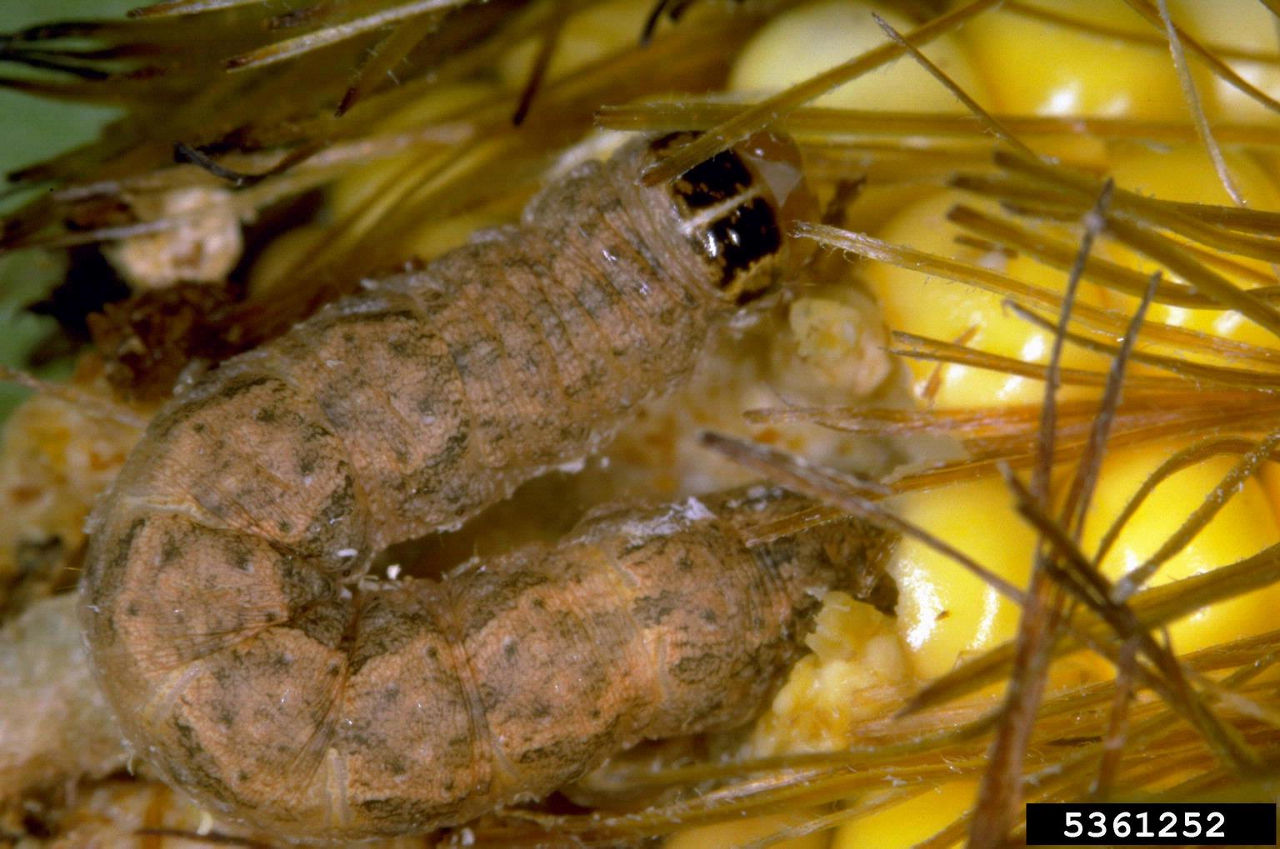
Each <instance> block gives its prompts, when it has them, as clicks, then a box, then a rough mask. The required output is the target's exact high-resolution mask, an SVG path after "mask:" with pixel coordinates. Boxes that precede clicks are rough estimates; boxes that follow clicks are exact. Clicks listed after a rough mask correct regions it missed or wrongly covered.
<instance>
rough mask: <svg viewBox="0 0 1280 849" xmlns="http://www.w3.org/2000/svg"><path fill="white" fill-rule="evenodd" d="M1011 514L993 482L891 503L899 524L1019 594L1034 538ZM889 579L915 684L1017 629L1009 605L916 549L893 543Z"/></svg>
mask: <svg viewBox="0 0 1280 849" xmlns="http://www.w3.org/2000/svg"><path fill="white" fill-rule="evenodd" d="M1011 508H1012V496H1011V495H1010V493H1009V490H1008V488H1007V487H1006V486H1005V484H1004V482H1003V481H1002V480H1000V479H999V478H996V477H986V478H981V479H979V480H974V481H969V482H965V483H961V484H956V485H953V486H947V487H942V488H939V489H935V490H930V491H927V492H916V493H911V494H910V495H907V496H904V497H903V498H901V499H900V501H899V512H900V513H901V514H902V515H903V516H904V517H905V518H906V519H908V520H910V521H912V522H914V523H915V524H917V525H920V526H922V527H924V528H927V529H928V530H929V532H930V533H932V534H933V535H935V536H937V537H939V538H941V539H943V540H946V541H947V542H949V543H951V544H952V545H954V546H955V547H956V548H958V549H960V550H961V551H963V552H964V553H965V554H967V555H969V556H970V557H971V558H973V559H974V560H976V561H977V562H979V563H981V564H982V565H983V566H985V567H986V568H987V569H989V570H991V571H992V572H995V573H996V574H998V575H1000V576H1001V577H1003V578H1005V579H1006V580H1008V581H1009V582H1011V583H1012V584H1014V585H1015V586H1019V587H1021V586H1025V585H1026V582H1027V575H1028V574H1029V573H1030V569H1031V559H1032V554H1033V553H1034V551H1035V534H1034V532H1033V531H1032V530H1031V527H1030V526H1029V525H1027V524H1026V523H1025V522H1023V521H1021V520H1019V519H1016V518H1013V517H1011V515H1010V513H1011ZM889 571H890V574H891V575H892V576H893V578H894V580H895V581H896V582H897V584H898V609H897V626H898V635H899V637H900V638H901V640H902V644H903V647H904V648H905V650H906V651H907V654H908V657H909V658H910V661H911V665H912V668H913V670H914V672H915V674H916V675H917V676H919V677H921V678H924V679H930V678H936V677H937V676H939V675H942V674H943V673H945V672H949V671H950V670H951V669H952V667H954V666H955V664H956V660H957V659H958V658H960V657H963V656H964V655H965V654H967V653H970V652H976V651H980V650H982V649H985V648H990V647H992V646H994V645H997V644H999V643H1001V642H1004V641H1005V640H1008V639H1010V638H1011V637H1012V636H1013V635H1014V633H1015V631H1016V629H1017V625H1018V607H1017V605H1015V604H1014V603H1013V602H1011V601H1009V600H1008V599H1006V598H1004V597H1003V596H1001V595H1000V594H999V593H998V592H997V591H996V590H994V589H993V588H991V587H990V586H988V585H987V584H986V583H985V582H984V581H983V580H982V579H981V578H979V577H977V576H975V575H973V574H972V573H971V572H969V571H968V570H966V569H965V568H964V567H962V566H960V565H959V564H958V563H956V562H954V561H953V560H951V559H950V558H948V557H945V556H943V555H942V554H939V553H938V552H936V551H934V550H933V549H932V548H929V547H928V546H926V545H925V544H924V543H922V542H919V541H917V540H914V539H903V540H902V541H901V542H899V543H898V547H897V550H896V551H895V552H894V556H893V561H892V562H891V563H890V565H889Z"/></svg>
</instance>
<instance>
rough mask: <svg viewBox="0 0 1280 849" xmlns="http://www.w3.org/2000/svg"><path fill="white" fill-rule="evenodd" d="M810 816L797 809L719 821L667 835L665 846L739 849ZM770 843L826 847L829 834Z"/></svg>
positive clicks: (790, 848) (783, 847) (786, 848)
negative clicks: (785, 814) (769, 814)
mask: <svg viewBox="0 0 1280 849" xmlns="http://www.w3.org/2000/svg"><path fill="white" fill-rule="evenodd" d="M808 819H809V815H808V814H807V813H804V812H797V813H796V814H794V815H792V816H782V815H778V816H770V817H753V818H751V819H745V820H738V821H736V822H722V823H716V824H715V825H705V826H701V827H699V828H691V829H689V830H687V831H682V832H680V833H679V834H676V835H673V836H672V837H670V838H668V839H667V842H666V843H665V844H664V845H665V846H666V849H737V847H739V846H744V845H746V844H748V843H750V842H752V841H753V840H760V839H762V838H765V837H768V836H770V835H771V834H774V833H775V832H777V831H780V830H782V829H785V828H790V827H792V826H802V825H804V824H805V822H806V821H807V820H808ZM769 845H770V846H773V847H777V849H824V847H826V845H827V835H826V834H824V833H818V834H806V835H805V836H804V837H794V838H791V839H790V840H781V841H778V842H777V843H770V844H769Z"/></svg>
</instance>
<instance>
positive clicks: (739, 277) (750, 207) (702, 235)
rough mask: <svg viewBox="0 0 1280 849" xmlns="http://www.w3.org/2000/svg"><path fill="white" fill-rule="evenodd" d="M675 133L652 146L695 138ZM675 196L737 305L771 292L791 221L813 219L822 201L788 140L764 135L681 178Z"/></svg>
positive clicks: (690, 232)
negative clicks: (815, 193) (814, 191)
mask: <svg viewBox="0 0 1280 849" xmlns="http://www.w3.org/2000/svg"><path fill="white" fill-rule="evenodd" d="M696 135H697V134H696V133H672V134H670V135H666V136H662V137H660V138H657V139H655V140H654V141H653V142H652V144H651V145H650V147H651V149H652V150H653V152H654V153H655V154H658V155H661V154H662V153H663V152H664V151H666V150H669V149H671V148H673V147H678V146H680V145H681V144H684V143H685V142H687V141H689V140H690V139H692V138H694V137H695V136H696ZM671 193H672V196H673V198H674V199H675V202H676V205H677V207H678V208H679V210H680V214H681V218H682V221H683V223H682V225H681V227H682V229H683V230H684V232H685V235H686V236H687V237H688V238H689V239H690V241H692V242H693V243H694V245H695V246H697V248H698V250H699V252H700V253H701V254H702V255H703V256H704V257H705V258H706V260H707V261H708V262H710V263H711V264H712V265H713V266H715V268H716V269H717V270H718V272H719V282H718V288H719V290H720V292H721V294H722V295H723V296H724V297H725V298H726V299H728V300H730V301H733V302H734V303H737V304H745V303H747V302H749V301H752V300H755V299H756V298H758V297H760V296H762V295H764V294H766V293H767V292H769V291H770V290H771V289H772V287H773V283H774V280H775V277H776V274H775V272H776V270H777V269H778V267H779V265H781V264H782V261H783V260H784V258H785V257H786V254H787V253H788V252H789V251H790V250H791V247H790V245H789V244H788V242H789V240H788V239H787V237H786V232H787V229H788V225H789V223H790V222H791V221H793V220H795V219H797V218H804V217H814V216H815V214H816V210H817V201H816V200H815V198H814V196H813V193H812V192H811V191H810V189H809V187H808V185H807V184H806V182H805V179H804V171H803V169H802V167H801V162H800V152H799V150H798V149H797V147H796V144H795V142H794V141H792V140H791V138H790V137H788V136H785V135H782V134H780V133H775V132H759V133H756V134H754V135H752V136H750V137H748V138H747V139H745V140H743V141H742V142H740V143H738V144H736V145H734V146H733V147H731V148H729V149H728V150H725V151H722V152H720V153H717V154H716V155H715V156H713V157H711V158H710V159H707V160H705V161H703V162H701V163H699V164H698V165H695V166H693V167H692V168H690V169H689V170H688V171H686V172H684V173H683V174H681V175H680V176H679V177H677V178H676V179H675V180H674V181H672V184H671Z"/></svg>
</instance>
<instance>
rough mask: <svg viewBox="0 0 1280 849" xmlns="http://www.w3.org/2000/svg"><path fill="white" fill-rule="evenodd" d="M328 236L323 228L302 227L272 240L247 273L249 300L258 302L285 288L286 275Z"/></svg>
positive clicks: (309, 225) (315, 226) (287, 277)
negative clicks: (257, 299) (282, 286)
mask: <svg viewBox="0 0 1280 849" xmlns="http://www.w3.org/2000/svg"><path fill="white" fill-rule="evenodd" d="M328 233H329V231H328V228H326V227H321V226H318V225H311V224H304V225H303V226H301V227H294V228H293V229H292V230H290V231H289V232H287V233H282V234H281V235H279V236H277V237H276V238H274V239H272V240H271V243H270V244H269V245H267V247H266V249H265V250H263V252H262V253H261V255H259V256H258V258H257V259H256V260H255V261H254V263H253V267H252V268H251V269H249V297H251V298H261V297H263V296H265V295H268V294H269V293H271V292H272V291H273V290H275V289H276V287H278V286H280V285H282V284H284V285H288V280H289V274H290V272H292V270H293V269H295V268H297V267H299V266H300V265H301V264H302V262H303V261H304V260H305V259H306V256H307V254H309V253H311V251H312V250H314V249H315V248H316V246H317V245H319V244H321V243H322V242H323V241H324V239H325V237H326V236H327V235H328Z"/></svg>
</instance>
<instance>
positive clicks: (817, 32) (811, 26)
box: [729, 0, 983, 112]
mask: <svg viewBox="0 0 1280 849" xmlns="http://www.w3.org/2000/svg"><path fill="white" fill-rule="evenodd" d="M872 12H874V13H876V14H878V15H880V16H881V17H882V18H884V19H885V20H886V21H888V22H889V24H890V25H891V26H893V28H894V29H896V30H898V31H899V32H903V33H906V32H910V31H911V30H912V29H913V28H914V25H913V24H912V22H911V20H910V19H908V18H906V17H904V16H903V15H902V14H901V13H899V12H896V11H894V10H893V9H890V8H887V7H885V6H882V5H880V4H878V3H868V2H865V0H824V2H820V3H813V4H811V5H807V6H802V7H800V8H798V9H795V10H793V11H790V12H787V13H786V14H783V15H779V16H778V17H777V18H775V19H774V20H773V21H771V22H770V23H769V24H768V25H767V26H765V27H764V29H762V30H761V31H760V32H759V34H757V35H756V37H755V38H754V39H752V40H751V42H750V43H748V44H747V46H746V47H745V48H744V49H743V51H742V53H741V54H740V55H739V56H738V60H737V62H736V64H735V65H734V69H733V73H732V75H731V76H730V78H729V88H730V89H731V90H733V91H768V92H771V91H778V90H779V89H783V88H786V87H787V86H789V85H793V84H794V83H797V82H800V81H801V80H803V79H805V78H807V77H811V76H813V75H814V74H817V73H820V72H822V71H825V70H827V69H828V68H831V67H834V66H836V65H839V64H840V63H841V62H846V61H848V60H849V59H852V58H853V57H855V56H857V55H858V54H859V53H862V52H864V51H866V50H869V49H871V48H873V47H876V46H878V45H880V44H883V43H884V42H885V41H886V40H887V38H886V36H885V33H884V31H883V30H881V29H880V27H879V25H878V24H876V22H875V19H874V18H872V17H871V15H872ZM925 52H926V54H927V55H928V56H929V58H930V59H931V60H932V61H933V62H934V63H935V64H937V65H938V66H939V67H941V68H942V69H943V70H944V71H946V72H947V74H948V75H949V76H950V77H951V78H952V79H953V80H955V81H956V82H957V83H959V84H960V86H961V87H962V88H964V89H965V91H967V92H968V93H969V94H971V95H973V96H975V97H978V98H981V97H982V96H983V86H982V81H981V80H980V79H979V77H978V75H977V74H976V73H975V72H974V69H973V63H972V62H971V61H970V59H969V55H968V51H967V49H966V47H965V45H964V43H963V41H962V40H961V39H959V38H956V37H954V36H944V37H942V38H940V39H938V40H937V41H935V42H933V43H932V44H930V45H929V46H927V47H926V48H925ZM813 105H815V106H834V107H841V108H845V109H883V110H891V111H898V112H901V111H911V112H963V111H964V106H963V105H961V104H960V102H959V101H957V100H956V99H955V97H953V96H952V95H951V94H950V93H949V92H948V91H947V90H946V89H945V88H944V87H943V86H942V85H941V84H940V83H938V81H937V80H935V79H933V77H932V76H930V75H929V73H928V72H927V71H925V70H924V69H923V68H921V67H920V66H919V65H917V64H916V63H915V62H914V61H912V60H911V58H910V57H903V58H900V59H898V60H897V61H896V62H894V63H892V64H890V65H888V66H886V67H883V68H879V69H877V70H875V71H873V72H872V73H870V74H867V75H866V76H863V77H861V78H860V79H857V80H853V81H852V82H849V83H846V84H845V85H843V86H841V87H840V88H838V89H836V90H834V91H831V92H828V93H827V94H825V95H823V96H822V97H821V98H819V99H818V100H815V101H814V104H813Z"/></svg>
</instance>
